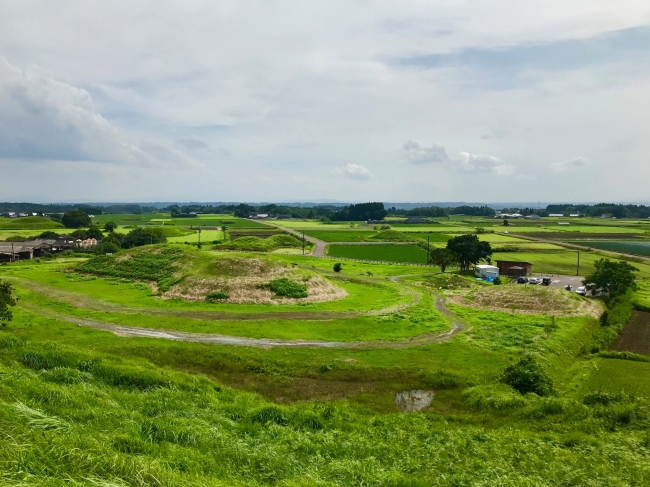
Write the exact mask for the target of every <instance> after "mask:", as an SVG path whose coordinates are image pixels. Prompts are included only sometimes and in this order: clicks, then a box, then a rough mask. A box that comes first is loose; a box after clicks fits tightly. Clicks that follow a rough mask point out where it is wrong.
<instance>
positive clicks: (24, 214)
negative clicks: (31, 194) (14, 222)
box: [18, 213, 28, 218]
mask: <svg viewBox="0 0 650 487" xmlns="http://www.w3.org/2000/svg"><path fill="white" fill-rule="evenodd" d="M18 216H19V217H20V218H25V217H26V216H28V215H27V213H18Z"/></svg>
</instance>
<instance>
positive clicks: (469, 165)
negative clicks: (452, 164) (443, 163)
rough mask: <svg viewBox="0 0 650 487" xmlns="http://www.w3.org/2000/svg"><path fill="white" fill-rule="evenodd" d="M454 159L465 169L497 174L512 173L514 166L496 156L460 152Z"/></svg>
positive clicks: (508, 174) (506, 174)
mask: <svg viewBox="0 0 650 487" xmlns="http://www.w3.org/2000/svg"><path fill="white" fill-rule="evenodd" d="M456 161H457V162H458V164H459V166H460V167H461V168H463V170H465V171H472V172H480V173H493V174H497V175H499V176H510V175H512V174H513V173H514V167H512V166H510V165H508V164H506V163H505V162H503V161H502V160H501V159H499V158H498V157H493V156H485V155H478V154H470V153H469V152H460V153H459V154H458V159H457V160H456Z"/></svg>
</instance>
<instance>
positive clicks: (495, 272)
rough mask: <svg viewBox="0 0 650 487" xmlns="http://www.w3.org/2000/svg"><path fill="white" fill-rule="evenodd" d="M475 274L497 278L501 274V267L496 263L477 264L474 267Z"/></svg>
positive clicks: (481, 276)
mask: <svg viewBox="0 0 650 487" xmlns="http://www.w3.org/2000/svg"><path fill="white" fill-rule="evenodd" d="M474 275H475V276H476V277H480V278H481V279H487V278H488V277H491V278H493V279H494V278H495V277H498V276H499V268H498V267H497V266H494V265H477V266H475V267H474Z"/></svg>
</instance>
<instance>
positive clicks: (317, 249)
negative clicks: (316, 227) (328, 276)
mask: <svg viewBox="0 0 650 487" xmlns="http://www.w3.org/2000/svg"><path fill="white" fill-rule="evenodd" d="M261 223H264V224H265V225H269V226H271V227H275V228H279V229H280V230H283V231H285V232H287V233H290V234H291V235H293V236H294V237H297V238H299V239H302V233H301V232H299V231H297V230H293V229H291V228H287V227H283V226H281V225H277V224H275V223H270V222H261ZM305 240H307V241H308V242H311V243H313V244H314V248H313V249H312V251H311V254H310V255H311V256H312V257H323V256H324V255H325V247H326V246H327V242H324V241H322V240H318V239H317V238H314V237H310V236H309V235H305Z"/></svg>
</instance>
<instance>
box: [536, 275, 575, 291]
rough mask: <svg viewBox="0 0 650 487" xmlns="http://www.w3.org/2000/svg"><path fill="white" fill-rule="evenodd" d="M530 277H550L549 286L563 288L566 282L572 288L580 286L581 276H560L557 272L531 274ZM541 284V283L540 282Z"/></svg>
mask: <svg viewBox="0 0 650 487" xmlns="http://www.w3.org/2000/svg"><path fill="white" fill-rule="evenodd" d="M532 277H538V278H540V279H541V278H542V277H550V278H551V285H550V286H549V287H558V288H564V286H566V285H567V284H568V285H569V286H571V287H572V288H573V289H574V290H575V289H576V288H578V287H580V286H582V280H583V279H584V277H583V276H562V275H558V274H533V275H532ZM540 286H541V284H540Z"/></svg>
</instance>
